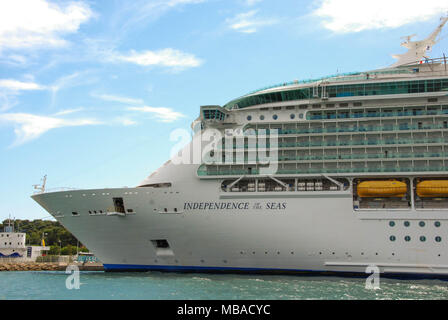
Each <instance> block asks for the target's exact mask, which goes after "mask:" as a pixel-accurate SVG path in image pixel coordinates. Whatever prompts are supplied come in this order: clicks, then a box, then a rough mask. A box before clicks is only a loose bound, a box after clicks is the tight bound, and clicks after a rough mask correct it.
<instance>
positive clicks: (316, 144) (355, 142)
mask: <svg viewBox="0 0 448 320" xmlns="http://www.w3.org/2000/svg"><path fill="white" fill-rule="evenodd" d="M445 143H448V137H445V138H423V139H398V138H397V139H375V140H373V139H367V140H342V141H336V140H335V141H306V142H280V143H278V145H277V146H274V145H272V146H271V145H270V144H266V145H265V146H261V147H260V146H259V145H258V144H253V145H248V144H244V145H238V146H236V145H233V149H251V148H257V149H258V150H276V149H283V148H310V147H311V148H312V147H340V146H374V145H389V146H390V145H413V144H445ZM217 149H218V150H227V149H226V148H225V146H224V147H223V146H222V145H219V146H218V147H217ZM229 149H230V148H229Z"/></svg>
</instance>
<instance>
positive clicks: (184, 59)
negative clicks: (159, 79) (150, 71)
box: [112, 48, 202, 69]
mask: <svg viewBox="0 0 448 320" xmlns="http://www.w3.org/2000/svg"><path fill="white" fill-rule="evenodd" d="M112 60H116V61H125V62H131V63H135V64H138V65H140V66H145V67H147V66H160V67H168V68H174V69H184V68H194V67H199V66H200V65H201V64H202V60H200V59H198V58H196V57H195V56H194V55H192V54H189V53H185V52H182V51H179V50H175V49H171V48H168V49H162V50H158V51H150V50H148V51H143V52H136V51H134V50H133V51H131V53H130V54H129V55H118V54H117V55H113V56H112Z"/></svg>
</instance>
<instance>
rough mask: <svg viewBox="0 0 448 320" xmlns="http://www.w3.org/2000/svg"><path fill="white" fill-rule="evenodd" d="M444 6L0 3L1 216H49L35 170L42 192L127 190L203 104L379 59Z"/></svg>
mask: <svg viewBox="0 0 448 320" xmlns="http://www.w3.org/2000/svg"><path fill="white" fill-rule="evenodd" d="M447 11H448V3H447V1H446V0H443V1H441V0H427V1H425V3H424V5H422V4H421V2H420V1H418V2H417V1H415V0H407V1H404V0H393V1H391V0H389V1H386V0H376V1H372V0H363V1H359V0H357V1H356V0H323V1H322V0H315V1H313V0H306V1H305V0H296V1H292V0H281V1H279V0H277V1H273V0H164V1H162V0H133V1H125V0H121V1H118V0H97V1H94V0H85V1H81V0H78V1H62V0H59V1H50V0H2V1H1V2H0V155H1V157H0V178H1V182H2V183H1V184H0V195H1V196H0V197H1V201H0V219H2V220H3V219H5V218H7V217H8V215H9V214H11V216H13V217H16V218H20V219H35V218H45V217H48V214H47V213H46V212H45V211H44V210H43V209H41V208H40V206H38V205H37V204H36V203H34V201H32V200H31V199H30V197H29V196H30V195H31V194H32V192H33V190H32V185H33V184H36V183H39V181H40V179H41V178H42V176H43V175H44V174H47V175H48V183H47V187H48V188H50V189H51V188H57V187H77V188H103V187H123V186H135V185H137V184H138V183H139V182H140V181H141V180H143V178H144V177H146V176H148V175H149V174H150V173H151V172H152V171H154V170H155V169H157V168H158V167H159V166H160V165H162V164H163V163H164V162H165V161H166V160H168V158H169V157H170V152H171V148H172V147H173V146H174V145H175V144H176V142H174V141H170V133H171V132H172V131H173V130H175V129H178V128H182V129H186V130H189V126H190V124H191V122H192V121H193V120H194V119H195V118H196V117H197V116H198V114H199V107H200V106H201V105H209V104H219V105H224V104H225V103H227V102H228V101H230V100H232V99H233V98H236V97H238V96H241V95H243V94H246V93H247V92H250V91H252V90H255V89H258V88H260V87H264V86H267V85H271V84H275V83H280V82H286V81H291V80H294V79H308V78H315V77H320V76H325V75H329V74H335V73H337V72H341V73H343V72H353V71H364V70H370V69H375V68H381V67H385V66H388V65H390V64H392V63H393V62H394V59H393V58H392V57H391V54H393V53H403V52H404V49H403V48H400V46H399V44H400V41H401V39H400V37H401V36H406V35H411V34H414V33H416V34H418V35H417V39H421V38H423V37H425V36H427V35H428V34H429V33H430V32H431V31H432V30H433V29H434V28H435V27H436V26H437V25H438V22H439V18H440V17H441V16H442V15H443V14H445V13H446V12H447ZM447 29H448V28H447ZM447 35H448V32H447V30H445V31H444V32H443V33H442V35H441V38H442V40H441V42H440V43H439V44H438V45H437V46H436V47H434V48H433V50H432V54H431V55H432V56H433V57H439V56H441V55H442V53H443V52H447V53H448V38H447Z"/></svg>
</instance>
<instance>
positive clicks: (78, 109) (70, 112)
mask: <svg viewBox="0 0 448 320" xmlns="http://www.w3.org/2000/svg"><path fill="white" fill-rule="evenodd" d="M83 110H84V108H82V107H81V108H76V109H66V110H62V111H59V112H56V113H55V114H54V115H53V116H55V117H57V116H65V115H67V114H72V113H76V112H80V111H83Z"/></svg>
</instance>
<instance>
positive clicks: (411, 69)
mask: <svg viewBox="0 0 448 320" xmlns="http://www.w3.org/2000/svg"><path fill="white" fill-rule="evenodd" d="M439 64H443V65H444V66H445V69H444V70H445V71H447V58H446V57H442V58H434V59H425V60H423V61H415V62H413V63H410V64H408V65H406V66H400V67H396V68H389V69H380V70H373V71H366V72H351V73H343V74H335V75H330V76H326V77H321V78H316V79H306V80H294V81H289V82H284V83H280V84H275V85H271V86H267V87H264V88H261V89H258V90H254V91H252V92H250V93H248V94H246V95H243V96H241V97H239V98H236V99H233V100H232V101H230V102H229V103H227V104H226V105H225V106H224V107H225V108H226V107H228V106H229V105H232V104H233V103H234V102H235V101H238V100H240V99H243V98H246V97H249V96H251V95H254V94H256V93H260V94H261V93H264V91H267V90H269V89H275V88H279V89H281V88H287V87H292V86H299V85H301V84H310V83H315V84H316V85H319V84H323V83H325V84H330V83H338V82H350V81H365V80H372V79H381V78H384V79H386V78H387V77H385V76H396V75H411V74H412V75H422V76H423V75H427V74H428V72H434V69H433V66H434V65H439ZM423 66H424V67H427V68H425V69H427V70H424V69H423V68H421V67H423ZM422 69H423V70H422Z"/></svg>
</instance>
